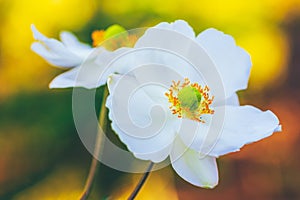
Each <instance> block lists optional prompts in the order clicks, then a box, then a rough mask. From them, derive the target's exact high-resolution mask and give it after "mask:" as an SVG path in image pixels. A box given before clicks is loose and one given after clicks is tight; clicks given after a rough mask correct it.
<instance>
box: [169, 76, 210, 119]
mask: <svg viewBox="0 0 300 200" xmlns="http://www.w3.org/2000/svg"><path fill="white" fill-rule="evenodd" d="M165 95H166V96H167V97H168V100H169V102H170V103H171V105H170V107H169V108H170V110H171V111H172V113H173V114H174V115H177V116H178V118H182V117H183V118H189V119H192V120H195V121H199V122H203V123H204V121H203V120H202V119H201V115H203V114H213V113H214V110H212V109H210V107H209V106H210V105H211V103H212V101H213V99H214V97H213V96H212V97H211V98H210V97H209V88H208V86H205V87H204V88H203V87H202V86H201V85H199V84H198V83H191V82H190V80H189V79H188V78H185V79H184V82H183V83H181V82H180V81H177V82H175V81H173V83H172V85H171V87H170V89H169V92H167V93H165Z"/></svg>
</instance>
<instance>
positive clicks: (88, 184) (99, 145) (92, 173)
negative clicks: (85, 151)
mask: <svg viewBox="0 0 300 200" xmlns="http://www.w3.org/2000/svg"><path fill="white" fill-rule="evenodd" d="M107 96H108V89H107V87H105V88H104V91H103V96H102V103H101V108H100V109H101V110H100V116H99V123H100V127H101V128H99V129H98V132H97V138H96V142H95V149H94V153H93V160H92V163H91V167H90V171H89V174H88V177H87V179H86V182H85V186H84V189H83V192H82V194H81V195H80V198H79V199H80V200H86V199H87V198H88V196H89V194H90V191H91V188H92V185H93V182H94V179H95V175H96V171H97V167H98V158H99V156H100V152H101V150H102V148H103V134H104V133H103V130H104V128H105V127H106V114H107V109H106V107H105V102H106V97H107Z"/></svg>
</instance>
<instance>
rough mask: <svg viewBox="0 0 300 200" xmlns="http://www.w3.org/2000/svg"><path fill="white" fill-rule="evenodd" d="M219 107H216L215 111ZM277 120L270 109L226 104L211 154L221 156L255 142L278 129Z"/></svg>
mask: <svg viewBox="0 0 300 200" xmlns="http://www.w3.org/2000/svg"><path fill="white" fill-rule="evenodd" d="M219 109H220V108H216V112H218V111H219ZM278 126H279V120H278V118H277V117H276V115H275V114H274V113H272V112H271V111H269V110H268V111H265V112H263V111H261V110H259V109H257V108H255V107H253V106H226V107H225V119H224V125H223V130H222V132H221V133H220V136H219V139H218V140H217V141H216V143H215V146H214V148H213V149H212V150H211V151H210V152H209V155H211V156H216V157H217V156H221V155H224V154H227V153H230V152H235V151H239V149H240V148H241V147H243V146H244V145H245V144H249V143H252V142H256V141H258V140H261V139H263V138H265V137H268V136H270V135H272V134H273V132H275V131H278V130H279V129H278Z"/></svg>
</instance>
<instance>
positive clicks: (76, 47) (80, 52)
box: [60, 31, 92, 59]
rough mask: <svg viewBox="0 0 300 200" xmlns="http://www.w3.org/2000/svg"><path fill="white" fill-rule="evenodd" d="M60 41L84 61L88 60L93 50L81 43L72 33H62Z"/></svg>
mask: <svg viewBox="0 0 300 200" xmlns="http://www.w3.org/2000/svg"><path fill="white" fill-rule="evenodd" d="M60 39H61V41H62V43H63V44H64V45H65V46H66V47H67V48H68V49H69V50H70V51H71V52H72V53H74V54H76V55H77V56H79V57H82V58H83V59H84V58H86V57H87V56H88V55H89V54H90V52H91V50H92V48H91V47H90V46H89V45H88V44H85V43H82V42H80V41H79V40H78V39H77V37H76V36H75V35H74V34H72V33H70V32H67V31H63V32H61V33H60Z"/></svg>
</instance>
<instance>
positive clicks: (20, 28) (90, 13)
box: [0, 0, 300, 199]
mask: <svg viewBox="0 0 300 200" xmlns="http://www.w3.org/2000/svg"><path fill="white" fill-rule="evenodd" d="M0 16H1V18H0V22H1V29H0V85H1V87H0V153H1V154H0V199H76V198H75V197H76V195H77V194H79V193H80V190H81V188H82V187H83V184H84V178H85V176H86V173H87V170H88V166H89V159H90V158H91V157H90V155H89V154H88V153H87V152H86V151H85V149H84V147H83V146H82V144H81V143H80V140H79V138H78V136H77V134H76V130H75V128H74V125H73V122H72V113H71V92H72V91H71V90H70V89H66V90H51V91H50V90H49V89H48V83H49V82H50V80H51V79H52V78H53V77H54V76H55V75H56V74H59V73H60V72H61V70H59V69H55V68H52V67H50V66H49V65H48V64H47V63H46V62H45V61H44V60H43V59H42V58H40V57H39V56H37V55H36V54H34V53H33V52H32V51H31V50H30V44H31V43H32V42H33V37H32V33H31V30H30V24H35V25H36V27H37V28H38V29H39V30H40V31H41V32H42V33H44V34H45V35H47V36H49V37H55V38H57V37H58V35H59V32H60V31H61V30H69V31H72V32H74V33H76V34H77V35H78V36H79V38H80V39H81V40H82V41H85V42H87V43H90V44H91V38H90V35H91V33H92V31H93V30H96V29H105V28H107V27H108V26H110V25H112V24H120V25H122V26H123V27H125V28H127V29H131V28H139V27H147V26H153V25H155V24H157V23H159V22H162V21H169V22H171V21H174V20H176V19H184V20H186V21H188V22H189V23H190V25H191V26H192V27H193V28H194V29H195V31H196V32H197V33H199V32H200V31H202V30H204V29H206V28H208V27H215V28H217V29H220V30H222V31H224V32H225V33H227V34H230V35H232V36H234V38H235V39H236V41H237V44H238V45H240V46H242V47H243V48H244V49H246V50H247V51H248V52H249V53H250V54H251V57H252V61H253V68H252V71H251V78H250V83H249V90H247V91H245V92H241V94H240V95H241V99H242V100H241V102H242V103H245V104H246V103H247V104H254V105H256V106H258V107H260V108H262V109H271V110H273V111H274V112H275V113H276V114H277V115H278V116H279V118H280V120H281V122H282V124H283V129H284V131H283V133H278V134H275V135H274V136H272V137H271V138H269V139H266V140H264V141H262V142H259V143H257V144H253V145H249V146H247V147H245V148H244V149H243V150H242V151H241V152H240V153H236V154H232V155H228V156H224V157H222V158H221V159H220V160H219V164H220V185H219V186H218V187H217V188H216V189H214V190H205V189H200V188H195V187H193V186H191V185H189V184H187V183H185V182H183V181H182V180H181V179H180V178H178V177H177V175H175V176H174V177H173V173H172V171H170V170H171V169H165V170H169V171H168V173H167V174H169V175H165V174H166V173H160V176H159V175H157V174H154V175H153V177H152V180H151V178H150V180H149V184H148V186H147V184H146V185H145V187H144V188H143V190H142V192H141V194H140V196H139V198H138V199H151V195H153V192H151V191H154V192H155V191H156V190H158V189H157V188H155V183H158V184H157V185H156V186H157V187H160V191H161V188H165V189H164V190H163V191H164V192H161V195H160V197H157V199H160V198H161V199H168V197H169V198H170V197H171V196H172V199H176V198H178V199H200V198H204V199H219V198H222V197H223V198H224V195H227V196H228V198H230V199H252V198H255V199H297V198H300V191H298V187H299V186H300V174H299V172H298V170H299V169H300V161H299V160H298V159H297V156H298V155H297V151H299V150H300V149H299V146H300V137H299V133H300V126H299V122H298V115H297V112H300V105H299V102H300V101H299V100H300V95H299V89H300V81H298V80H299V78H297V77H298V76H299V77H300V70H299V65H300V59H299V58H300V1H299V0H245V1H234V0H213V1H209V0H165V1H158V0H118V1H111V0H84V1H83V0H40V1H33V0H0ZM74 149H76V150H74ZM76 155H80V156H79V158H80V160H78V156H76ZM66 158H68V159H66ZM101 169H102V170H104V171H105V172H106V174H111V176H108V175H105V176H104V175H103V174H102V172H101V170H100V172H99V174H98V176H97V181H96V184H95V186H94V189H93V193H92V196H91V198H90V199H99V198H100V196H103V195H104V194H105V195H108V194H109V193H108V192H111V194H115V195H117V194H119V193H120V191H125V192H124V193H126V188H127V187H128V188H130V187H131V186H126V181H128V182H130V180H131V178H129V177H136V178H137V177H138V175H132V176H131V175H128V174H127V175H124V174H122V173H119V172H115V171H113V170H111V169H108V168H106V167H105V166H101ZM157 173H159V172H157ZM161 176H166V178H165V179H162V178H161ZM112 177H115V180H113V181H111V184H108V185H105V183H106V182H105V181H103V180H101V179H104V180H112V179H113V178H112ZM124 177H127V178H128V179H130V180H126V179H125V178H124ZM131 181H132V180H131ZM155 181H156V182H155ZM66 182H68V184H66ZM69 183H70V184H69ZM151 183H152V184H151ZM103 184H104V185H105V186H103ZM107 188H108V189H107ZM118 189H119V190H120V191H117V190H118ZM103 191H105V192H106V193H105V192H104V193H103ZM126 194H127V193H126ZM122 195H123V194H121V193H120V194H119V196H120V197H115V198H120V199H123V197H122ZM143 195H144V196H143ZM149 196H150V197H149Z"/></svg>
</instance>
